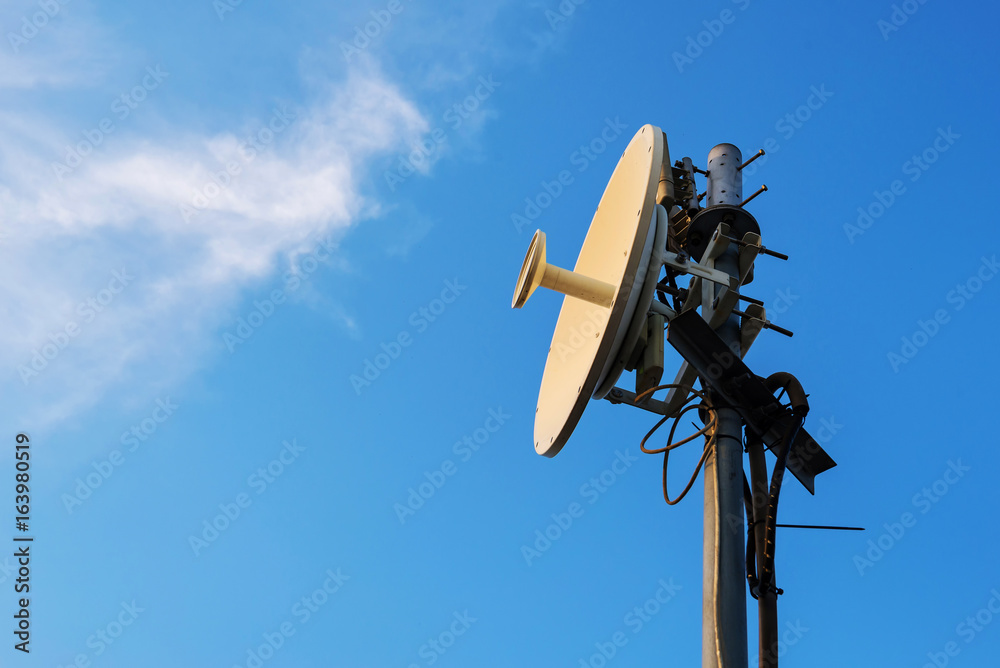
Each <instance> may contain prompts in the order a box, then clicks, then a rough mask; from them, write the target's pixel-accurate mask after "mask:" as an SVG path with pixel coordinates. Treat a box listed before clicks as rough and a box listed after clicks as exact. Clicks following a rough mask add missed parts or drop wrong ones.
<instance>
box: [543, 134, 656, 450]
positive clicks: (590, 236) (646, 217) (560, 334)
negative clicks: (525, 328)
mask: <svg viewBox="0 0 1000 668" xmlns="http://www.w3.org/2000/svg"><path fill="white" fill-rule="evenodd" d="M664 144H665V141H664V138H663V132H662V131H661V130H660V129H659V128H657V127H655V126H653V125H644V126H643V127H642V128H641V129H640V130H639V132H637V133H636V135H635V137H633V138H632V141H631V142H629V145H628V147H626V149H625V152H624V153H623V154H622V157H621V159H620V160H619V161H618V166H617V167H615V171H614V173H613V174H612V175H611V179H610V180H609V181H608V185H607V187H606V188H605V189H604V195H603V196H602V197H601V202H600V204H598V206H597V211H596V213H594V219H593V220H592V221H591V223H590V230H589V231H588V232H587V237H586V239H585V240H584V242H583V247H582V248H581V249H580V256H579V257H578V258H577V261H576V266H575V267H574V268H573V271H574V273H577V274H581V275H583V276H588V277H590V278H593V279H597V280H599V281H603V282H605V283H608V284H610V285H614V286H617V290H616V291H615V297H614V301H613V302H612V303H611V307H610V308H605V307H601V306H596V305H595V304H592V303H589V302H586V301H583V300H582V299H576V298H573V297H565V298H563V305H562V309H561V310H560V311H559V320H558V321H557V322H556V327H555V332H554V333H553V335H552V345H551V346H550V347H549V354H548V358H547V359H546V361H545V371H544V372H543V373H542V386H541V389H540V390H539V392H538V407H537V408H536V409H535V439H534V440H535V451H536V452H538V454H540V455H545V456H546V457H553V456H555V455H556V454H558V452H559V451H560V450H561V449H562V447H563V445H565V443H566V441H567V440H568V439H569V437H570V434H572V433H573V429H574V428H575V427H576V424H577V422H578V421H579V420H580V416H581V415H582V414H583V410H584V408H585V407H586V405H587V402H588V401H590V399H591V397H595V398H601V397H598V396H596V395H597V393H598V388H601V389H603V390H604V393H606V391H607V390H610V385H611V384H612V383H613V382H614V380H615V379H612V382H611V383H607V382H605V381H606V377H607V376H608V374H609V373H610V372H611V369H612V367H613V366H615V365H614V361H615V358H616V356H617V355H618V352H619V348H621V346H622V341H623V340H624V338H625V333H626V330H627V329H628V326H629V323H630V322H631V320H632V315H633V313H634V311H635V308H636V303H637V302H638V300H639V294H640V293H641V292H642V285H643V283H644V282H645V278H646V276H645V275H646V266H647V264H648V262H649V258H650V255H651V251H652V246H653V236H654V232H655V225H654V224H653V217H654V215H655V212H656V188H657V185H658V183H659V178H660V167H661V164H662V161H663V152H664ZM619 371H620V369H619ZM602 396H603V394H602Z"/></svg>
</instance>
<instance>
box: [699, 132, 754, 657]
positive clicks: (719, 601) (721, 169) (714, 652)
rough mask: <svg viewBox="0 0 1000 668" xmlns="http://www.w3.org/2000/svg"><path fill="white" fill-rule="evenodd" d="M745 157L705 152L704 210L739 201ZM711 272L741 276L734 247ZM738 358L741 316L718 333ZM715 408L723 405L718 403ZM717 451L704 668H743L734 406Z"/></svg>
mask: <svg viewBox="0 0 1000 668" xmlns="http://www.w3.org/2000/svg"><path fill="white" fill-rule="evenodd" d="M742 160H743V156H742V155H741V154H740V150H739V149H738V148H736V147H735V146H733V145H732V144H719V145H718V146H716V147H715V148H713V149H712V150H711V151H710V152H709V154H708V165H707V166H706V170H707V171H708V174H709V177H708V206H709V207H711V206H716V205H720V204H728V205H731V206H739V205H740V203H741V202H742V201H743V176H742V173H741V172H740V170H739V166H740V164H741V163H742ZM715 268H716V269H719V270H721V271H724V272H726V273H728V274H729V275H730V276H738V275H739V250H738V248H737V246H736V245H735V244H730V246H729V248H728V249H727V250H726V251H725V252H724V253H723V254H722V255H720V256H719V257H718V258H716V260H715ZM716 332H717V333H718V334H719V336H720V337H721V338H722V340H723V341H724V342H725V343H726V345H727V346H729V349H730V350H731V351H732V352H733V354H734V355H735V356H736V358H737V359H738V358H739V356H740V321H739V316H736V315H730V316H729V318H727V319H726V321H725V322H724V323H722V325H720V326H719V328H718V329H717V330H716ZM715 403H716V404H717V405H718V404H721V403H723V402H721V401H716V402H715ZM716 412H717V414H718V419H719V423H718V425H716V428H715V449H714V451H713V452H712V453H711V454H710V455H709V456H708V458H707V459H706V461H705V537H704V561H703V575H702V577H703V590H702V666H703V667H704V668H746V667H747V663H748V659H747V610H746V581H745V573H746V554H745V549H746V546H745V541H746V529H745V527H744V524H743V513H744V509H743V439H742V428H743V422H742V419H741V418H740V416H739V414H738V413H737V412H736V411H735V410H734V409H732V408H717V409H716Z"/></svg>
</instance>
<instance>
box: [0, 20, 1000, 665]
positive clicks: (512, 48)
mask: <svg viewBox="0 0 1000 668" xmlns="http://www.w3.org/2000/svg"><path fill="white" fill-rule="evenodd" d="M997 18H998V16H997V10H996V9H995V8H994V7H992V6H989V5H987V4H984V3H975V4H973V3H957V4H954V3H953V4H951V5H947V4H946V3H943V2H938V1H935V0H929V1H927V2H923V3H920V2H916V1H915V0H913V1H911V2H905V3H897V4H895V5H894V4H893V3H891V2H886V3H884V4H882V3H862V2H857V1H854V0H849V1H848V2H845V3H839V4H837V5H836V6H834V5H830V6H813V5H804V4H802V3H791V2H783V3H782V2H777V3H764V2H759V0H739V1H738V2H728V1H725V2H723V1H716V2H712V3H708V4H701V5H697V6H691V5H683V6H682V5H679V4H677V3H669V4H668V6H663V5H662V3H653V2H634V3H625V6H623V5H622V3H606V2H596V1H595V0H586V1H584V2H579V3H578V2H575V1H574V2H568V1H567V2H563V3H562V4H561V5H560V4H559V3H558V2H556V1H555V0H551V1H550V2H524V3H518V2H508V1H505V0H487V1H485V2H478V3H459V2H448V1H445V2H438V3H433V4H428V3H421V2H413V1H412V0H399V1H398V2H396V1H394V0H393V1H390V0H385V1H383V2H354V1H345V2H338V3H332V4H331V3H313V2H299V3H293V4H283V5H274V4H270V5H265V4H264V3H259V2H249V1H248V2H241V3H236V2H234V1H233V0H219V1H217V2H214V3H213V2H212V1H210V0H197V1H189V0H182V1H181V2H176V3H154V2H145V1H139V2H133V3H128V5H127V6H126V5H125V4H122V3H105V4H97V3H93V2H88V1H87V0H73V1H72V2H66V3H63V2H60V1H59V0H44V1H42V2H37V1H36V2H22V1H21V0H7V1H6V2H4V3H3V5H2V7H0V29H2V34H3V38H4V39H3V42H2V44H0V258H2V261H0V277H2V280H0V309H2V313H3V314H4V316H5V322H6V324H7V326H6V327H5V328H4V330H3V334H2V335H0V337H2V338H0V342H2V345H0V351H2V352H0V357H2V360H3V366H4V369H5V370H6V373H5V374H4V375H3V377H2V378H3V379H2V381H0V382H2V383H3V388H2V389H3V396H4V398H5V401H4V406H3V408H2V409H0V411H2V422H0V424H3V425H4V431H3V436H2V437H3V438H5V439H6V441H7V444H8V445H7V447H5V448H3V450H2V452H3V456H2V457H0V466H2V467H3V470H5V471H7V473H6V474H4V475H3V476H0V478H2V479H3V480H6V481H7V482H5V483H3V485H0V494H3V495H9V498H13V496H14V494H15V491H14V485H15V482H14V474H15V468H14V466H15V460H14V453H15V436H16V434H17V433H19V432H24V433H26V434H28V435H29V436H30V438H31V448H32V449H31V455H32V459H31V534H32V535H34V536H35V542H34V543H33V545H32V548H31V549H32V562H31V587H32V589H31V602H30V606H29V608H30V611H31V631H32V636H31V645H30V647H31V653H30V655H28V656H24V655H22V654H21V652H18V651H16V650H14V649H13V642H12V640H11V637H12V634H11V629H12V628H13V623H12V622H11V621H10V620H11V619H12V618H11V617H10V615H13V614H14V612H15V610H16V606H17V601H16V598H17V596H16V595H15V593H14V590H13V587H14V584H15V582H14V580H15V577H16V575H15V574H14V572H13V571H12V570H11V568H12V563H13V559H12V558H8V559H9V560H0V592H2V593H0V609H2V610H3V611H4V615H5V617H6V618H7V619H8V624H9V625H10V629H6V630H5V633H6V637H7V638H8V641H7V642H8V643H9V644H8V646H7V647H5V648H3V649H2V650H0V652H2V653H3V656H4V657H5V658H4V659H3V661H2V663H3V664H4V665H15V664H18V665H32V666H35V665H37V666H69V665H80V666H86V665H94V666H139V665H142V666H177V665H190V666H227V667H229V666H247V667H252V666H255V665H258V666H260V665H263V666H413V665H416V666H430V665H436V666H509V665H529V666H535V665H538V666H542V665H545V666H549V665H553V666H554V665H565V666H580V665H593V666H597V665H601V660H602V659H601V657H600V656H599V652H600V648H601V647H605V648H607V647H608V644H607V643H609V642H613V638H615V637H617V638H618V639H619V640H621V639H622V638H624V640H625V642H624V643H621V642H619V645H621V646H619V647H618V648H617V649H616V650H615V655H614V657H613V658H611V659H609V660H607V661H606V662H607V665H609V666H611V665H621V666H644V665H651V664H653V663H663V662H668V663H669V664H670V665H678V666H691V665H698V661H699V660H700V659H699V657H700V651H701V649H700V639H701V630H700V624H701V538H702V507H701V499H702V485H701V482H700V481H699V482H698V483H697V484H696V486H695V488H694V489H693V491H692V493H691V494H690V495H689V497H688V498H687V499H686V500H685V501H684V502H682V503H681V504H680V505H678V506H675V507H667V506H666V505H665V504H664V503H663V502H662V499H661V491H660V460H659V458H658V457H648V456H644V455H641V454H639V449H638V442H639V440H640V439H641V438H642V436H643V435H644V434H645V433H646V431H647V429H649V427H651V426H652V424H653V422H654V421H655V420H654V419H653V418H652V417H651V416H649V415H647V414H643V413H641V412H639V411H631V410H629V409H628V408H626V407H622V406H611V405H609V404H607V403H606V402H601V403H594V404H592V405H591V406H589V408H588V410H587V412H586V413H585V415H584V417H583V419H582V421H581V423H580V425H579V427H578V429H577V431H576V433H575V434H574V436H573V438H572V439H571V440H570V442H569V444H568V445H567V446H566V447H565V449H564V450H563V451H562V453H561V454H560V455H559V456H558V457H556V458H555V459H552V460H548V459H545V458H542V457H538V456H537V455H536V454H535V453H534V450H533V448H532V442H531V434H532V421H533V414H534V406H535V401H536V396H537V388H538V384H539V382H540V379H541V371H542V367H543V365H544V361H545V355H546V350H547V347H548V338H549V336H550V333H551V330H552V327H553V325H554V323H555V319H556V315H557V313H558V309H559V304H560V302H559V299H560V297H558V296H557V295H555V294H551V293H549V294H545V293H544V291H541V292H539V293H538V294H537V295H536V296H535V297H533V298H532V300H531V302H530V303H529V304H528V305H527V307H526V308H524V309H523V310H521V311H516V312H514V311H511V310H510V309H509V306H508V304H509V302H510V296H511V291H512V289H513V284H514V281H515V278H516V272H517V270H518V268H519V266H520V262H521V260H522V258H523V254H524V251H525V250H526V248H527V246H528V242H529V240H530V238H531V234H532V233H533V232H534V229H535V228H536V227H540V228H542V229H543V230H545V231H546V233H547V235H548V257H549V260H550V261H551V262H553V263H555V264H558V265H561V266H572V265H573V262H574V260H575V255H576V252H577V250H578V249H579V246H580V243H581V242H582V240H583V237H584V235H585V234H586V230H587V226H588V224H589V222H590V219H591V216H592V215H593V211H594V209H595V207H596V205H597V202H598V200H599V199H600V195H601V192H602V190H603V187H604V185H605V183H606V182H607V179H608V177H609V176H610V174H611V172H612V171H613V169H614V166H615V164H616V161H617V159H618V156H619V155H620V154H621V151H622V150H623V149H624V148H625V146H626V145H627V144H628V141H629V139H630V138H631V137H632V135H633V134H634V133H635V132H636V131H638V130H639V128H640V127H642V125H644V124H646V123H652V124H654V125H657V126H659V127H661V128H662V129H664V130H665V131H666V133H667V136H668V139H669V145H670V150H671V156H672V157H673V158H674V159H679V158H681V157H683V156H690V157H692V159H693V160H694V162H695V164H699V165H700V164H704V162H705V159H706V156H707V153H708V151H709V150H710V149H711V148H712V146H714V145H715V144H718V143H720V142H732V143H735V144H737V145H738V146H739V147H741V148H742V150H743V154H744V155H745V156H749V155H751V154H752V153H753V152H755V151H756V150H757V149H758V148H760V147H762V146H766V147H767V148H768V155H767V156H766V159H761V160H759V161H758V163H757V164H756V165H755V166H754V167H753V168H752V169H751V168H748V169H747V170H746V171H747V174H746V175H745V176H746V183H745V190H746V192H748V193H749V192H752V191H753V190H755V189H756V188H757V187H758V186H759V185H760V184H762V183H766V184H767V185H768V187H769V189H770V190H769V192H768V193H767V194H766V195H764V196H762V197H759V198H758V199H756V200H755V201H754V203H753V204H752V205H751V208H752V210H753V213H754V215H755V216H756V217H757V219H758V221H759V222H760V223H761V227H762V236H763V239H764V244H765V245H766V246H768V247H770V248H773V249H776V250H778V251H781V252H784V253H787V254H788V255H790V256H791V259H790V261H789V262H787V263H783V262H780V261H778V260H773V259H769V258H761V259H760V260H759V261H758V264H757V270H756V277H755V281H754V283H753V284H752V285H751V286H748V288H747V293H748V294H750V295H752V296H755V297H757V298H759V299H762V300H763V301H764V302H765V303H766V304H767V305H768V307H769V315H770V317H771V319H772V320H774V321H775V322H776V323H777V324H780V325H781V326H783V327H787V328H789V329H791V330H793V331H794V332H795V336H794V338H792V339H786V338H784V337H781V336H779V335H776V334H773V333H767V332H765V333H764V334H762V335H761V337H760V338H759V339H758V341H757V343H756V344H755V345H754V348H753V350H752V351H751V353H750V354H749V355H748V357H747V363H748V364H749V365H750V366H751V368H753V369H754V370H755V371H756V372H757V373H760V374H762V375H767V374H769V373H772V372H774V371H779V370H787V371H791V372H793V373H795V374H796V375H797V376H798V377H799V378H800V379H801V380H802V382H803V384H804V385H805V387H806V389H807V391H808V392H810V394H811V398H810V401H811V405H812V413H811V414H810V419H809V421H808V422H807V428H809V429H810V430H811V431H812V432H813V433H814V434H817V432H818V431H819V429H820V428H821V427H826V429H827V432H826V433H827V434H828V436H829V438H827V439H826V440H825V442H824V447H825V448H826V449H827V451H828V452H829V453H830V454H831V455H832V456H833V458H834V459H835V460H836V461H837V463H838V466H837V468H835V469H833V470H831V471H830V472H828V473H825V474H823V475H822V476H820V477H819V478H818V479H817V483H816V488H817V494H816V496H815V497H812V496H809V495H808V493H806V492H805V491H804V490H803V489H801V487H800V486H798V485H797V484H789V485H788V486H787V487H786V488H785V491H784V494H782V504H781V519H782V521H787V522H798V523H816V524H845V525H859V526H865V527H867V528H868V530H867V531H866V532H864V533H840V532H802V531H798V532H793V531H792V530H785V531H783V532H781V533H780V534H779V550H778V554H777V569H778V571H777V573H778V575H777V577H778V585H779V586H780V587H782V588H783V589H784V591H785V594H784V596H782V597H781V600H780V602H779V603H780V608H779V613H780V617H781V621H782V624H785V623H788V624H790V625H791V626H789V627H787V634H786V640H785V642H787V646H786V647H784V653H783V655H782V662H783V665H789V666H794V665H799V666H842V665H863V666H867V665H870V666H885V665H913V666H923V665H926V664H928V663H930V665H935V661H936V662H937V665H939V666H940V665H945V664H943V663H941V662H942V661H947V665H953V666H984V665H989V664H990V661H991V658H993V657H995V656H996V655H997V654H998V653H1000V620H994V617H996V615H995V614H994V612H993V611H991V610H990V607H991V606H992V608H993V610H994V611H1000V570H998V568H997V559H996V557H995V553H996V549H997V547H998V543H997V540H998V539H997V536H998V531H997V520H996V518H995V516H994V515H995V514H994V513H992V512H991V510H990V509H991V508H992V507H993V506H994V505H995V503H994V496H993V490H994V488H995V484H994V482H993V481H992V480H991V478H990V476H991V475H992V472H993V471H995V470H996V469H997V468H998V466H1000V455H998V454H997V450H996V447H995V445H996V444H995V440H996V439H995V437H994V436H993V435H992V432H993V429H992V423H991V422H990V419H991V418H992V416H993V411H992V409H991V408H990V406H991V405H992V401H991V397H995V396H996V391H995V387H994V383H993V377H994V376H995V375H996V372H997V370H998V369H997V364H996V361H995V357H994V356H993V355H992V353H991V349H990V347H989V343H990V342H991V340H992V339H991V336H992V334H993V333H994V331H995V329H996V326H997V322H998V320H997V316H996V306H997V303H998V295H1000V280H993V279H994V277H995V274H996V272H997V270H998V267H997V265H996V254H997V252H998V250H1000V233H998V232H997V227H996V225H995V224H993V222H992V221H991V220H990V212H991V211H992V202H991V199H992V197H991V196H992V193H991V190H990V189H991V187H992V186H990V184H991V183H993V181H994V180H995V179H993V178H992V177H990V176H989V163H988V161H986V162H985V163H984V160H986V158H988V157H989V156H990V155H994V154H995V153H996V151H997V150H998V149H1000V146H998V137H997V131H996V123H995V120H996V114H995V108H996V106H997V102H998V95H997V91H996V86H995V81H994V79H995V77H994V76H993V75H992V72H993V70H994V69H995V65H996V63H997V62H998V46H997V44H996V40H995V39H994V34H993V29H992V26H993V25H995V23H996V20H997ZM366 29H367V30H368V32H369V33H370V34H371V35H373V36H371V37H369V38H367V40H366V39H365V38H363V37H364V32H365V30H366ZM610 128H620V129H616V130H614V131H611V130H610ZM602 133H604V137H603V138H601V137H602ZM599 138H601V141H600V142H597V141H596V140H598V139H599ZM602 145H603V148H601V147H602ZM587 147H589V148H587ZM584 149H586V150H584ZM598 149H600V150H598ZM564 170H569V171H570V173H571V174H572V182H571V183H569V184H568V185H565V186H564V187H563V189H562V192H561V193H560V194H559V195H558V196H556V197H554V198H552V199H551V201H549V200H547V199H546V198H544V197H542V198H541V199H539V197H538V196H539V195H540V194H543V193H545V192H546V190H545V184H547V183H551V182H552V181H554V180H556V179H558V176H559V174H560V172H563V171H564ZM532 201H534V202H535V203H536V204H537V203H541V202H544V203H545V206H544V207H540V209H539V210H538V211H534V210H533V209H531V208H530V206H529V204H530V202H532ZM529 210H530V213H531V215H532V216H534V219H533V220H531V222H530V224H528V225H524V224H522V223H521V222H519V221H520V220H521V219H520V218H518V216H527V214H528V213H529ZM536 214H537V215H536ZM677 364H679V358H677V357H676V355H675V354H674V353H672V352H670V353H668V366H671V367H672V368H673V367H675V366H676V365H677ZM366 369H367V373H368V377H367V378H366V377H365V373H366ZM352 377H354V379H353V380H352ZM359 379H364V382H360V380H359ZM630 382H631V381H630V379H629V378H624V379H623V380H622V381H621V382H620V384H622V385H624V386H626V387H627V386H628V385H629V383H630ZM473 446H475V447H473ZM697 450H698V448H697V446H694V450H691V451H683V450H682V451H680V452H679V453H678V454H677V455H676V458H675V459H674V460H673V466H672V468H671V484H672V486H674V488H677V486H678V485H680V484H682V480H681V479H682V478H686V476H687V475H688V473H687V472H688V471H690V470H691V467H693V466H694V464H695V462H696V460H697V456H698V454H699V453H698V452H697ZM616 461H617V462H619V463H618V464H615V462H616ZM612 467H614V468H612ZM623 469H624V472H623V473H614V474H613V477H614V482H613V484H610V485H608V486H606V487H605V486H601V488H600V490H601V491H595V490H597V489H598V488H597V487H596V486H594V485H593V484H592V483H591V482H590V481H591V480H592V479H595V478H596V479H597V480H600V478H601V475H602V473H605V472H606V471H609V470H611V471H614V470H617V471H622V470H623ZM610 477H611V476H608V475H607V474H606V473H605V480H607V479H609V478H610ZM422 485H423V487H422V488H421V486H422ZM431 488H433V489H431ZM420 489H422V490H423V491H424V492H425V496H427V497H429V498H426V499H423V503H422V505H421V504H419V503H418V502H417V501H413V500H411V499H409V497H411V495H412V494H413V493H416V494H418V495H419V493H420V492H419V491H417V490H420ZM431 491H432V492H433V493H432V494H431V493H430V492H431ZM407 504H411V505H410V509H411V510H412V511H413V512H412V513H410V512H405V513H404V512H401V511H400V508H403V507H406V506H407ZM572 504H579V506H578V507H576V514H577V515H578V516H577V517H576V518H574V519H573V522H572V525H570V526H569V527H568V528H566V529H565V530H562V529H560V530H559V531H555V530H552V529H550V525H552V524H553V522H554V521H556V520H554V519H553V516H554V515H555V516H556V517H561V516H562V514H565V513H568V512H569V510H570V508H571V507H573V506H572ZM418 505H419V507H417V508H413V506H418ZM8 507H9V506H8ZM11 515H12V516H11V517H10V519H9V521H10V522H11V534H10V535H11V537H13V536H14V533H15V531H14V529H13V522H14V518H13V512H12V513H11ZM563 521H565V518H563ZM547 529H549V531H550V533H551V534H557V533H558V534H559V537H558V538H557V539H556V540H553V541H551V544H550V545H549V547H548V548H546V549H545V550H544V551H543V552H541V553H540V554H539V555H538V556H537V557H535V558H531V559H528V558H526V557H525V556H524V553H523V551H522V547H523V546H525V545H534V544H535V541H536V540H537V534H536V531H539V532H543V533H544V532H545V531H546V530H547ZM869 541H871V542H869ZM11 545H13V543H11ZM11 553H13V548H11ZM658 596H659V600H657V597H658ZM748 602H749V603H753V601H752V600H749V601H748ZM637 606H640V607H641V606H647V607H646V609H647V612H646V613H645V617H643V616H642V615H640V614H638V613H636V612H635V608H636V607H637ZM653 609H655V614H650V613H649V612H648V611H649V610H653ZM748 611H749V613H748V614H749V618H750V620H751V629H750V634H751V638H752V639H751V646H754V644H755V633H756V630H755V624H754V621H753V620H755V619H756V609H755V608H754V607H752V606H748ZM984 611H985V612H984ZM977 615H978V621H977ZM970 618H971V621H969V619H970ZM987 620H988V621H987ZM616 634H620V635H617V636H616Z"/></svg>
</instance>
